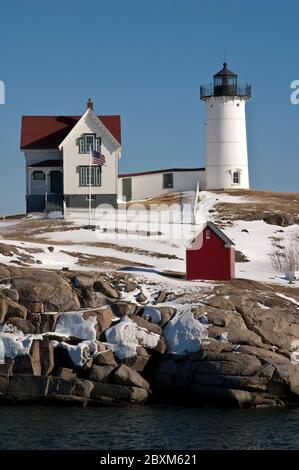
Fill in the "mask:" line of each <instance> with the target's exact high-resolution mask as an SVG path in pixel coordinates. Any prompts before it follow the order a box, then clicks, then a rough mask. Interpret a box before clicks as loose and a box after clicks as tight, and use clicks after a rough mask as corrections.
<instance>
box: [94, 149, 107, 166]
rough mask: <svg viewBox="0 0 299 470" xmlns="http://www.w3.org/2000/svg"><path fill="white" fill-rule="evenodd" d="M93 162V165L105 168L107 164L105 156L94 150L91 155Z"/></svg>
mask: <svg viewBox="0 0 299 470" xmlns="http://www.w3.org/2000/svg"><path fill="white" fill-rule="evenodd" d="M91 162H92V163H93V165H99V166H103V165H105V163H106V158H105V155H103V154H101V153H100V152H97V151H96V150H93V151H92V153H91Z"/></svg>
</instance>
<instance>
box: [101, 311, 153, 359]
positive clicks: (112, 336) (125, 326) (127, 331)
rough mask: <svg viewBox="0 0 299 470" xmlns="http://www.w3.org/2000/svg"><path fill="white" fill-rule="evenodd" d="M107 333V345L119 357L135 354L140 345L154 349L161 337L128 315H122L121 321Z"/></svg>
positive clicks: (125, 357) (126, 357)
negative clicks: (139, 324) (142, 326)
mask: <svg viewBox="0 0 299 470" xmlns="http://www.w3.org/2000/svg"><path fill="white" fill-rule="evenodd" d="M105 334H106V338H107V344H106V345H107V347H108V348H109V349H111V350H112V351H114V353H115V355H116V356H117V357H118V358H119V359H128V358H130V357H133V356H135V355H136V354H137V348H138V346H143V347H145V348H149V349H154V348H155V347H156V346H157V344H158V342H159V339H160V336H159V335H158V334H156V333H149V332H148V331H147V330H146V329H144V328H141V327H139V326H138V325H137V324H136V323H135V322H134V321H132V320H131V319H130V318H129V317H127V316H124V317H122V318H121V320H120V321H119V323H117V324H116V325H114V326H112V327H110V328H109V329H108V330H107V331H106V332H105Z"/></svg>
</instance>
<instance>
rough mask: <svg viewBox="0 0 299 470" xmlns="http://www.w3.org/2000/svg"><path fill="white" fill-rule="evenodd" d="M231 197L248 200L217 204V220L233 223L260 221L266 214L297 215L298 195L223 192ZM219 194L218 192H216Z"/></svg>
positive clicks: (248, 191) (237, 191)
mask: <svg viewBox="0 0 299 470" xmlns="http://www.w3.org/2000/svg"><path fill="white" fill-rule="evenodd" d="M224 192H225V194H230V195H231V196H243V197H247V198H248V202H244V203H242V202H241V203H225V202H223V203H219V204H217V205H216V206H215V209H216V211H217V212H218V218H219V220H222V221H224V222H228V221H230V222H233V221H235V220H248V221H252V220H262V219H263V218H264V217H265V215H266V214H270V213H281V214H286V215H290V216H293V217H295V218H296V219H297V223H298V215H299V193H280V192H279V193H276V192H270V191H259V190H231V191H224ZM218 193H219V191H218Z"/></svg>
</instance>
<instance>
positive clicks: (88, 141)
mask: <svg viewBox="0 0 299 470" xmlns="http://www.w3.org/2000/svg"><path fill="white" fill-rule="evenodd" d="M92 150H94V136H93V135H87V136H85V153H90V152H91V151H92Z"/></svg>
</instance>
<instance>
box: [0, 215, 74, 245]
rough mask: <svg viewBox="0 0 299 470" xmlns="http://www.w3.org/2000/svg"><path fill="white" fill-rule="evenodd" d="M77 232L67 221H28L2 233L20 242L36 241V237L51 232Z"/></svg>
mask: <svg viewBox="0 0 299 470" xmlns="http://www.w3.org/2000/svg"><path fill="white" fill-rule="evenodd" d="M71 230H77V227H75V226H73V225H72V224H71V223H70V222H66V221H65V220H61V219H57V220H30V219H26V220H25V221H24V222H23V223H21V224H19V225H16V226H13V227H8V228H7V229H4V230H3V231H2V232H1V233H2V234H3V236H5V238H7V239H10V240H18V241H19V240H20V241H36V240H35V237H38V236H40V235H43V234H44V233H49V232H67V231H71Z"/></svg>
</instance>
